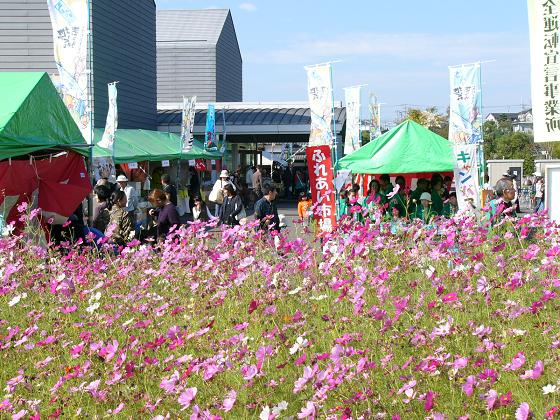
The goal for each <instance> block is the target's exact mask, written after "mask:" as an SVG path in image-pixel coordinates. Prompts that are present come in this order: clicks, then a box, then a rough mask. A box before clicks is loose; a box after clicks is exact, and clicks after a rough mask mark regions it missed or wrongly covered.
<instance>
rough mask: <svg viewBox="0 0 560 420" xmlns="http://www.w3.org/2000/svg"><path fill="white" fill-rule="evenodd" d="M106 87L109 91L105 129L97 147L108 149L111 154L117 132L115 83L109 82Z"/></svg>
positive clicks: (117, 118)
mask: <svg viewBox="0 0 560 420" xmlns="http://www.w3.org/2000/svg"><path fill="white" fill-rule="evenodd" d="M107 88H108V93H109V95H108V97H109V109H108V111H107V120H106V122H105V131H104V132H103V138H102V139H101V141H100V142H99V143H98V144H97V145H98V146H99V147H103V148H104V149H108V150H109V151H110V152H111V154H112V153H113V148H114V144H115V135H116V132H117V127H118V125H119V114H118V108H117V84H116V83H109V85H108V86H107Z"/></svg>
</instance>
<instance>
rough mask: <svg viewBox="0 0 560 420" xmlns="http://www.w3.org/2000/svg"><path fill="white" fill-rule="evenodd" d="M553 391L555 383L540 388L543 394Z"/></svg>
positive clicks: (554, 390)
mask: <svg viewBox="0 0 560 420" xmlns="http://www.w3.org/2000/svg"><path fill="white" fill-rule="evenodd" d="M555 392H556V385H551V384H548V385H546V386H543V388H542V393H543V395H546V394H554V393H555Z"/></svg>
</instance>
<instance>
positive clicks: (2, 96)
mask: <svg viewBox="0 0 560 420" xmlns="http://www.w3.org/2000/svg"><path fill="white" fill-rule="evenodd" d="M42 150H74V151H76V152H78V153H80V154H82V155H87V154H88V147H87V144H86V141H85V139H84V137H83V136H82V133H81V132H80V129H79V128H78V126H77V125H76V123H75V122H74V120H73V119H72V116H71V115H70V112H68V109H67V108H66V106H65V105H64V102H62V99H60V96H59V95H58V92H57V91H56V89H55V87H54V85H53V84H52V82H51V79H50V77H49V75H48V74H47V73H43V72H41V73H36V72H5V73H4V72H0V160H1V159H8V158H12V157H16V156H22V155H28V154H30V153H35V152H38V151H42Z"/></svg>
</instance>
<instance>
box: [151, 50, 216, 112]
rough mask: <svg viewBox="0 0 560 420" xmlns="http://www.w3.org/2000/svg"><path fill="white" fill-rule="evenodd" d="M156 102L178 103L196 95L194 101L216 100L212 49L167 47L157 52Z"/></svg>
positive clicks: (214, 63) (214, 66)
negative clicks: (186, 97)
mask: <svg viewBox="0 0 560 420" xmlns="http://www.w3.org/2000/svg"><path fill="white" fill-rule="evenodd" d="M157 79H158V102H160V103H162V102H181V101H182V100H183V96H193V95H196V96H197V101H198V102H213V101H216V48H215V47H214V46H210V45H209V46H206V47H196V48H192V47H191V48H187V47H179V46H175V47H170V48H169V47H167V46H166V45H165V44H164V45H162V43H158V49H157Z"/></svg>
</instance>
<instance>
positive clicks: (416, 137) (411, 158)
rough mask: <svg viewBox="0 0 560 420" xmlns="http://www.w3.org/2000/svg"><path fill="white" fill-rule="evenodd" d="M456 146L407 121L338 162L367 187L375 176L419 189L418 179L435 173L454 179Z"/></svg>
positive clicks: (341, 167)
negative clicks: (402, 179) (402, 180)
mask: <svg viewBox="0 0 560 420" xmlns="http://www.w3.org/2000/svg"><path fill="white" fill-rule="evenodd" d="M453 165H454V160H453V147H452V145H451V143H450V142H449V141H448V140H446V139H445V138H443V137H441V136H439V135H437V134H435V133H434V132H432V131H430V130H429V129H427V128H425V127H424V126H422V125H420V124H417V123H415V122H414V121H411V120H406V121H404V122H402V123H401V124H399V125H398V126H396V127H395V128H393V129H391V130H389V131H388V132H386V133H385V134H383V135H381V136H379V137H377V138H376V139H374V140H372V141H370V142H369V143H367V144H366V145H364V146H362V147H361V148H360V149H358V150H356V151H355V152H353V153H351V154H349V155H347V156H345V157H343V158H342V159H340V160H339V161H338V163H337V169H338V170H349V171H351V172H352V173H353V174H361V175H363V178H362V181H363V184H364V187H365V188H367V185H368V183H369V181H370V179H372V178H373V176H374V175H381V174H389V175H390V176H391V182H394V180H395V177H396V176H397V175H402V176H404V177H405V180H406V185H407V186H409V187H410V188H411V189H414V188H415V187H416V182H417V180H418V179H419V178H429V177H430V176H431V174H433V173H436V172H437V173H441V174H443V175H450V176H453Z"/></svg>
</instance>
